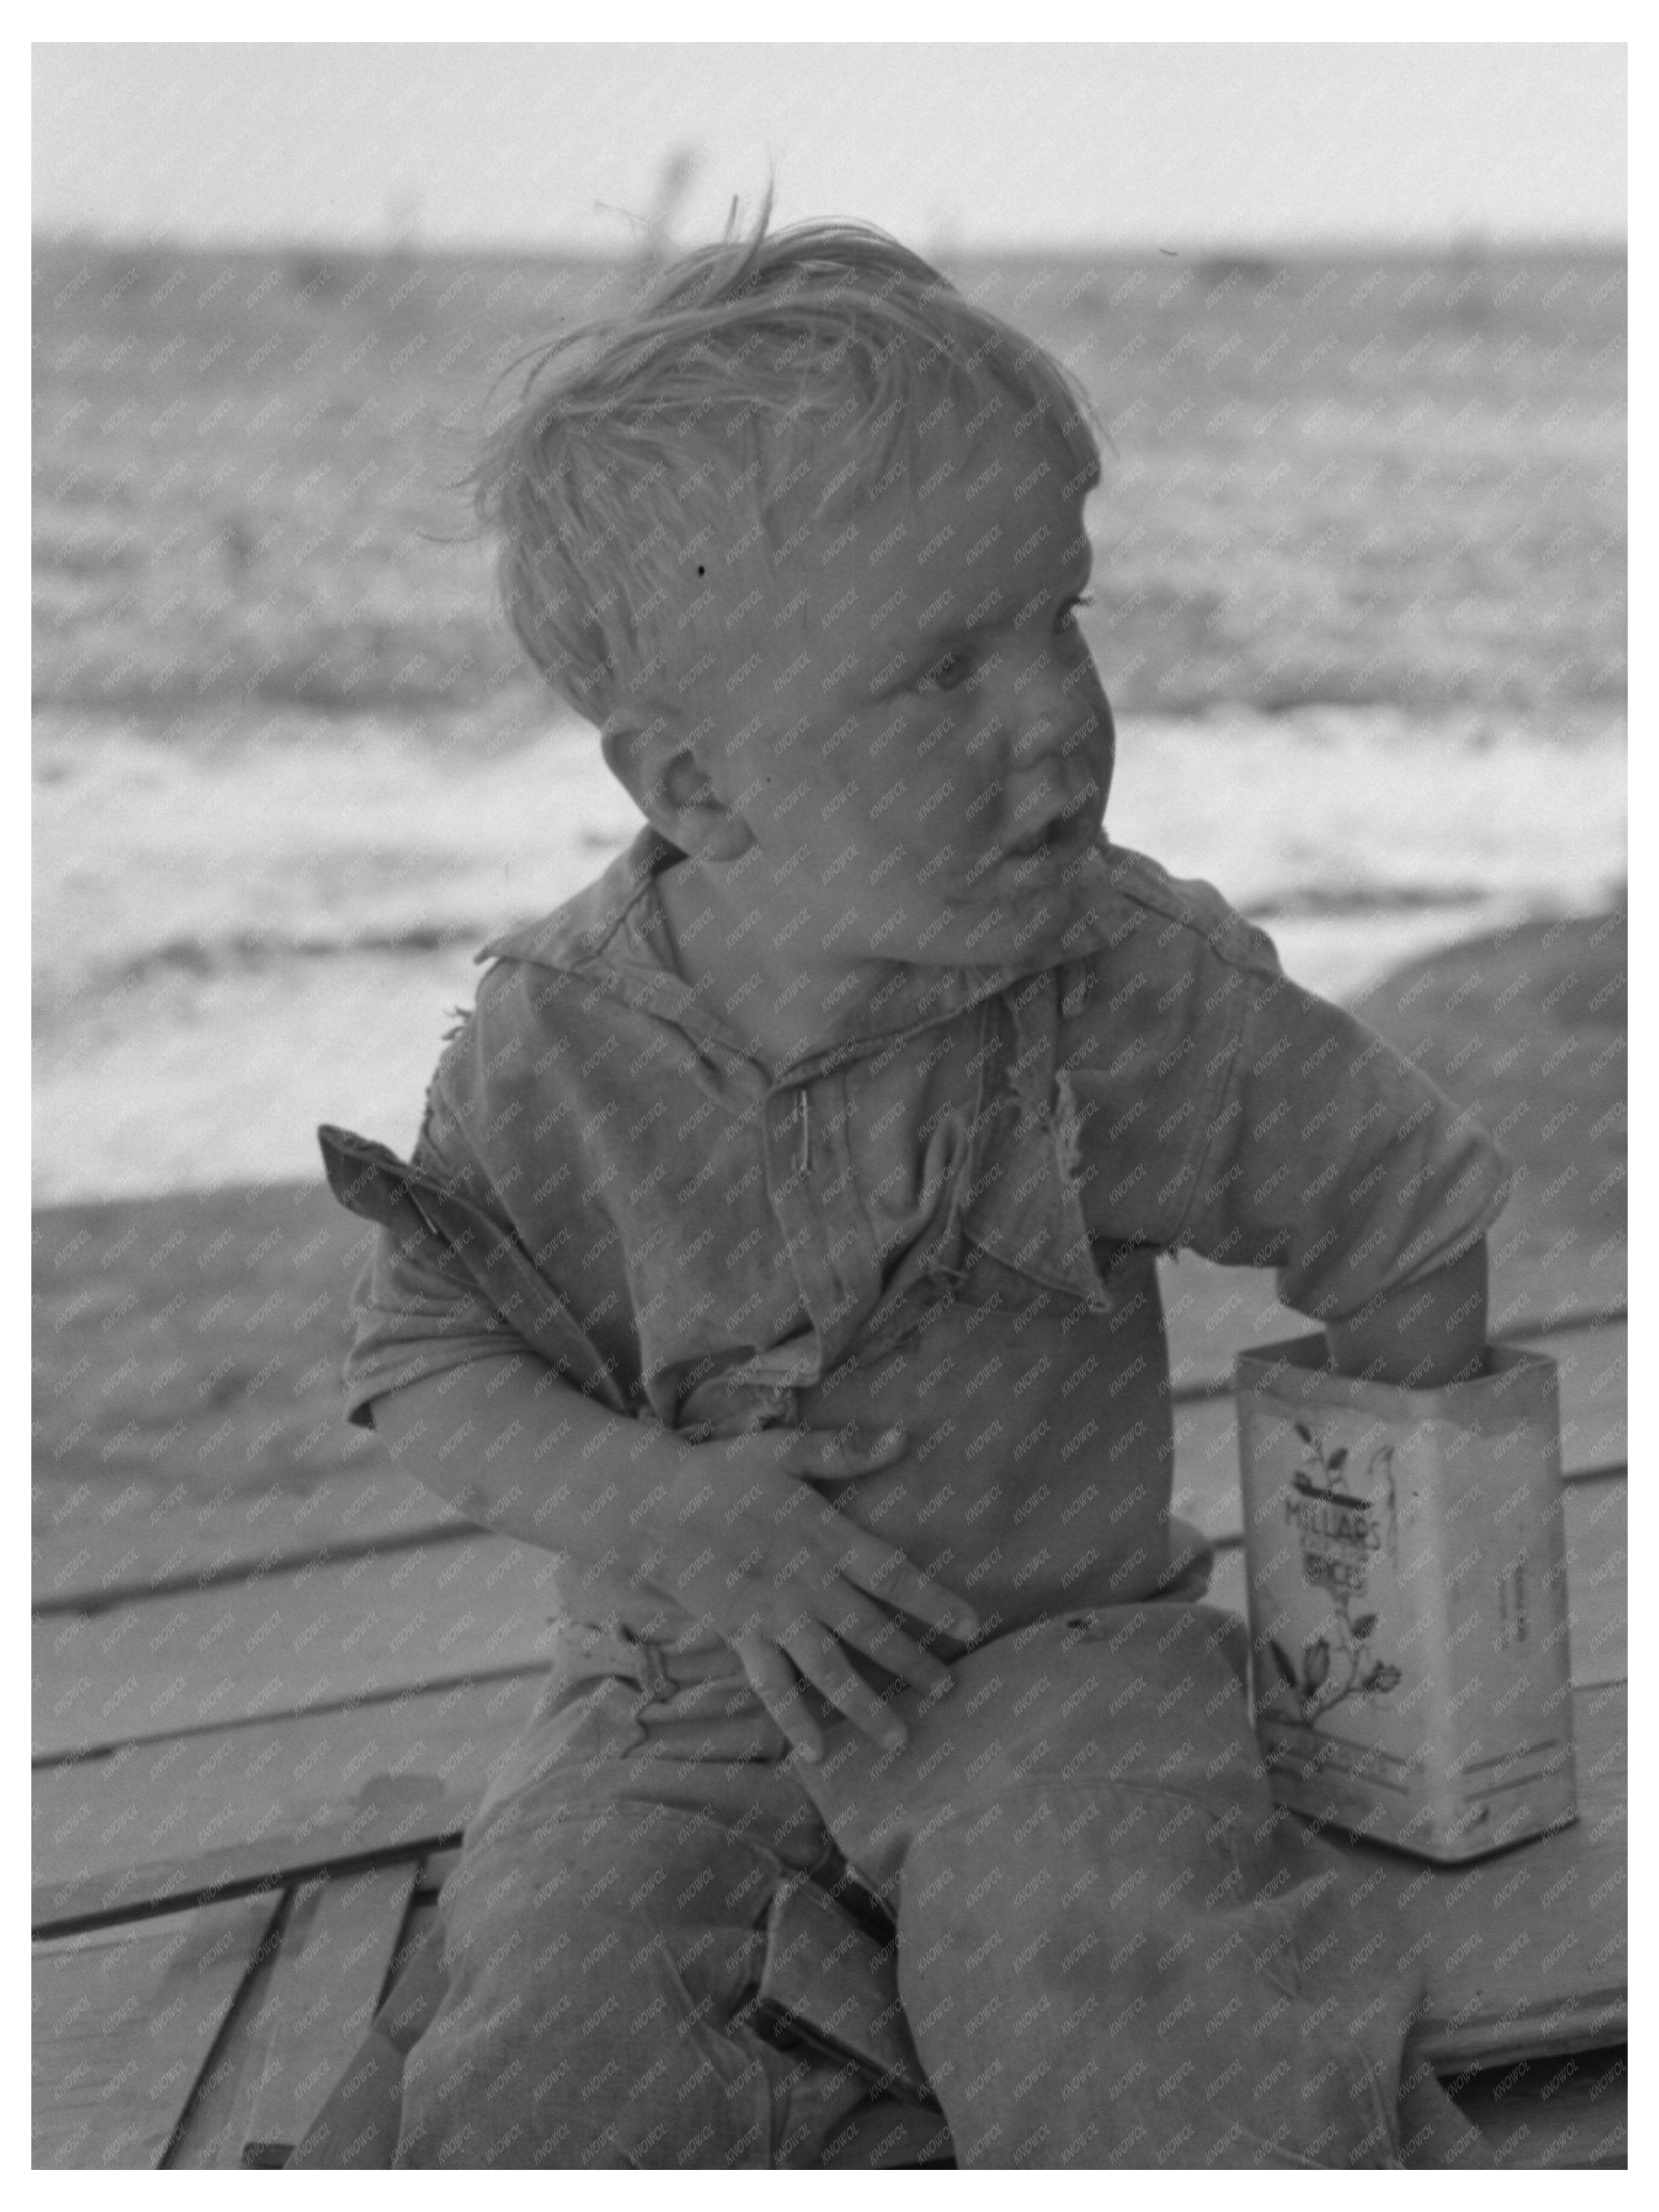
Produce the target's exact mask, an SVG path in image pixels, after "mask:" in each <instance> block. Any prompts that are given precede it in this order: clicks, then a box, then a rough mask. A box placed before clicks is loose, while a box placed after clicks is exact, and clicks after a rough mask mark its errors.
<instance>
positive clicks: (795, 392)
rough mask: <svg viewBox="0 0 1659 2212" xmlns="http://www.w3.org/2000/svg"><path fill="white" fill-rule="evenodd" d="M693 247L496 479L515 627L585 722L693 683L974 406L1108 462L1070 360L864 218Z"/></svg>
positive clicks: (559, 369) (557, 377) (561, 357)
mask: <svg viewBox="0 0 1659 2212" xmlns="http://www.w3.org/2000/svg"><path fill="white" fill-rule="evenodd" d="M769 210H770V199H769V198H768V201H767V203H766V204H765V205H764V206H763V207H762V210H761V212H760V216H759V222H757V224H756V226H755V228H754V230H753V234H751V235H750V236H749V237H747V239H743V238H737V237H734V236H732V235H731V234H728V235H727V237H726V238H725V240H723V241H722V242H721V243H720V244H718V245H716V246H705V247H703V248H702V249H700V250H699V251H698V252H693V253H688V254H686V256H685V257H684V258H682V259H680V260H679V261H676V262H674V264H672V265H671V266H670V267H668V268H667V269H665V270H662V272H661V273H660V274H659V275H658V276H656V278H655V279H654V281H652V282H651V283H650V285H649V287H648V288H647V289H645V290H643V293H642V294H641V295H639V296H638V297H637V299H636V300H634V301H632V302H631V304H630V305H629V306H628V307H626V308H625V310H624V311H623V312H621V313H618V314H615V315H613V316H607V317H603V318H601V319H596V320H595V321H592V322H589V323H585V324H582V325H580V326H579V327H578V328H576V329H574V330H571V331H567V332H566V333H565V334H564V336H563V337H560V338H559V339H558V341H557V342H556V343H554V344H553V345H552V346H551V347H549V348H548V349H547V350H546V352H545V353H543V354H542V355H541V356H540V358H539V360H538V361H537V362H536V363H535V365H534V368H532V369H531V371H530V373H529V375H528V379H527V380H526V383H525V387H524V392H523V397H522V398H521V402H520V404H519V405H518V406H517V407H516V408H515V410H514V412H513V413H512V415H511V416H510V417H509V419H508V420H507V421H506V422H503V424H502V425H501V427H500V428H498V429H497V431H496V432H495V433H494V435H492V436H491V439H490V441H489V443H488V445H487V447H485V453H484V454H483V457H482V459H481V460H480V462H479V467H478V469H477V471H475V474H474V478H473V483H474V488H475V492H476V505H477V509H478V513H479V518H480V520H482V521H483V522H484V523H485V525H486V526H490V527H491V528H493V529H494V530H496V531H497V532H499V533H500V536H501V539H502V546H501V559H500V568H499V575H500V581H501V591H502V598H503V604H504V605H505V608H506V611H507V614H508V617H509V620H510V621H511V623H512V625H513V627H514V629H515V630H516V632H517V633H518V635H519V638H520V640H521V642H522V643H523V645H524V647H525V650H526V651H527V652H528V654H529V656H530V658H531V659H532V660H533V661H534V663H535V664H536V665H537V667H538V668H539V669H540V671H542V674H543V676H544V677H545V678H546V681H547V682H548V683H549V684H551V685H552V688H553V689H554V690H556V691H558V693H560V694H561V695H562V696H564V698H566V699H567V700H568V701H569V702H570V704H571V705H573V706H574V707H575V708H576V709H577V710H578V712H579V713H581V714H584V715H585V716H587V717H588V718H589V720H592V721H595V722H602V721H603V720H605V718H606V716H607V714H609V713H610V712H611V711H612V709H613V708H614V707H616V706H618V705H619V704H620V703H622V702H623V701H625V700H632V701H636V702H637V701H638V700H640V699H641V698H643V697H647V696H654V695H655V694H657V693H662V694H668V693H671V691H672V690H673V687H674V681H675V678H676V676H677V675H678V674H680V673H681V672H683V671H684V670H685V669H686V667H687V666H688V665H690V664H692V662H693V661H695V660H696V659H698V655H699V654H702V653H706V652H707V651H708V650H709V649H710V648H711V647H713V648H715V649H718V647H719V646H720V644H721V642H722V641H723V636H724V631H725V627H726V624H727V622H728V618H729V617H731V616H732V614H733V611H734V609H735V608H736V607H738V606H740V605H744V604H748V605H753V604H757V603H758V602H756V601H755V600H754V599H752V598H751V597H750V595H751V594H753V593H755V592H762V593H764V592H767V591H768V590H769V589H770V588H772V585H773V580H774V572H775V569H776V567H777V564H778V562H779V561H781V560H783V559H784V558H785V557H787V556H789V555H790V554H791V553H794V552H795V551H796V550H798V549H799V548H800V547H801V546H802V545H803V544H805V543H806V542H807V540H808V538H809V536H810V534H811V533H812V532H814V530H818V529H822V528H824V527H826V526H828V525H830V524H831V523H833V522H837V521H839V520H841V519H842V518H843V516H844V515H845V512H846V510H848V509H849V508H850V507H852V506H853V505H854V504H855V503H856V502H857V499H858V498H859V497H860V496H861V495H862V496H863V497H866V498H874V497H878V496H879V495H881V493H882V492H883V491H884V490H886V489H888V488H889V487H890V486H892V485H894V484H895V483H898V482H899V481H900V479H901V478H903V477H906V476H908V478H909V481H910V483H911V485H912V491H913V495H916V496H918V497H919V496H924V495H925V492H926V489H927V485H926V483H925V482H924V472H923V471H922V470H921V466H920V463H921V456H922V452H923V443H924V439H925V438H926V437H927V436H928V435H929V434H930V432H933V431H935V430H936V428H937V426H938V425H939V424H940V423H942V422H943V421H944V420H945V417H946V416H947V415H948V414H950V413H952V412H954V411H955V410H958V409H960V410H961V418H962V421H963V422H964V424H965V426H966V427H967V428H968V429H969V430H970V431H972V430H973V428H977V427H978V426H979V424H980V423H981V422H985V421H986V420H988V419H989V418H990V417H991V416H997V415H1000V416H1003V417H1004V420H1005V425H1006V430H1007V433H1008V435H1011V436H1014V437H1016V438H1019V437H1025V436H1028V435H1032V436H1033V437H1034V443H1035V442H1039V441H1040V442H1042V443H1044V444H1045V445H1046V446H1047V447H1050V448H1052V447H1054V446H1056V445H1057V444H1058V447H1059V449H1060V452H1061V454H1062V456H1063V459H1064V465H1065V466H1066V468H1067V470H1068V471H1069V473H1070V477H1072V478H1073V480H1074V481H1075V482H1076V483H1078V484H1080V485H1086V484H1092V483H1095V482H1096V481H1097V480H1098V477H1099V475H1100V451H1099V447H1098V446H1097V445H1096V443H1095V438H1094V436H1093V434H1092V432H1091V430H1090V428H1089V402H1088V400H1087V398H1086V397H1085V396H1084V395H1083V392H1082V390H1081V388H1080V387H1079V386H1077V384H1076V383H1075V382H1074V381H1073V380H1072V379H1071V378H1070V376H1069V375H1068V374H1067V372H1066V371H1065V370H1064V368H1062V367H1061V366H1060V364H1059V363H1058V362H1056V361H1055V360H1054V359H1053V358H1052V356H1050V355H1049V354H1047V353H1046V352H1045V351H1044V349H1042V348H1041V347H1040V346H1039V345H1036V344H1034V343H1032V342H1031V341H1030V340H1029V339H1027V338H1024V337H1022V336H1021V335H1020V333H1019V332H1018V331H1016V330H1014V329H1012V328H1011V327H1010V326H1009V325H1008V324H1007V323H1004V322H1003V320H1002V319H1000V317H998V316H996V315H993V314H991V313H988V312H987V311H986V310H985V309H984V308H982V307H978V306H976V305H975V304H974V303H973V301H971V300H969V299H967V298H966V297H964V295H962V294H961V293H960V292H958V291H957V290H956V289H955V287H954V286H953V285H952V284H951V283H949V282H948V280H947V279H946V278H945V277H943V276H941V275H940V274H939V272H938V271H937V270H935V269H933V268H931V267H930V266H929V264H927V263H926V262H925V261H924V260H923V259H922V258H921V257H920V255H919V254H916V253H912V252H909V251H908V250H907V249H906V247H905V246H900V244H899V243H898V242H897V240H894V239H892V238H889V237H888V236H887V234H885V233H884V232H882V231H880V230H877V229H875V228H873V227H872V226H870V225H868V224H864V223H851V222H845V223H842V222H834V223H832V222H812V223H799V224H796V225H795V226H793V227H792V228H789V229H786V230H781V231H778V232H775V233H774V234H772V235H771V236H768V235H767V232H766V222H767V216H768V213H769Z"/></svg>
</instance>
